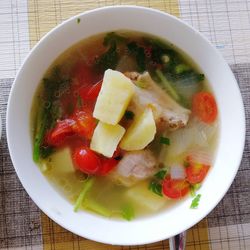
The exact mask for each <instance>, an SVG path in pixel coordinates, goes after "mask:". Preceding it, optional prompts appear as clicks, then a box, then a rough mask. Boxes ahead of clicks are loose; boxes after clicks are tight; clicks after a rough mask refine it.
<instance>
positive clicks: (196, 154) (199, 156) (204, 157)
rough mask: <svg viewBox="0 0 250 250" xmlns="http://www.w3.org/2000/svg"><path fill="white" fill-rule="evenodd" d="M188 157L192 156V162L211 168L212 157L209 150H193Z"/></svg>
mask: <svg viewBox="0 0 250 250" xmlns="http://www.w3.org/2000/svg"><path fill="white" fill-rule="evenodd" d="M188 156H190V159H191V161H193V162H195V163H200V164H204V165H209V166H211V163H212V157H211V154H210V152H209V150H208V149H207V150H205V149H203V150H202V149H193V150H191V151H189V153H188Z"/></svg>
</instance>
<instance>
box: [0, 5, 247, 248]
mask: <svg viewBox="0 0 250 250" xmlns="http://www.w3.org/2000/svg"><path fill="white" fill-rule="evenodd" d="M116 4H134V5H142V6H147V7H152V8H156V9H160V10H163V11H166V12H168V13H171V14H173V15H176V16H178V17H179V18H181V19H182V20H185V21H186V22H187V23H189V24H191V25H192V26H194V27H195V28H196V29H198V30H199V31H200V32H201V33H203V34H204V35H205V36H206V37H207V38H208V39H209V40H210V41H211V42H212V43H213V45H214V46H216V47H217V48H218V50H219V51H220V52H221V53H222V55H223V56H224V58H225V59H226V60H227V62H228V63H229V65H230V67H231V68H232V70H233V72H234V74H235V76H236V78H237V80H238V84H239V87H240V90H241V93H242V96H243V100H244V105H245V111H246V123H247V133H246V144H245V150H244V155H243V159H242V162H241V166H240V169H239V171H238V173H237V176H236V178H235V180H234V182H233V184H232V186H231V187H230V189H229V191H228V192H227V194H226V196H225V197H224V198H223V200H222V201H221V202H220V203H219V204H218V206H217V207H216V208H215V209H214V210H213V211H212V212H211V213H210V214H209V215H208V216H207V217H206V218H205V219H204V220H202V221H201V222H200V223H198V224H197V225H195V226H194V227H193V228H192V229H190V230H189V231H188V236H187V247H186V249H195V250H196V249H197V250H198V249H201V250H207V249H211V250H219V249H223V250H227V249H232V250H238V249H242V250H247V249H250V180H249V177H250V144H249V143H250V130H249V125H250V1H249V0H179V1H178V0H170V1H167V0H165V1H163V0H134V1H131V0H128V1H123V0H96V1H90V0H40V1H39V0H0V114H1V116H2V120H3V133H2V139H1V141H0V249H46V250H47V249H48V250H57V249H62V250H64V249H65V250H66V249H74V250H76V249H77V250H78V249H84V250H104V249H105V250H113V249H119V250H120V249H123V250H126V249H131V250H132V249H143V250H144V249H145V250H146V249H148V250H157V249H158V250H160V249H169V246H168V240H165V241H161V242H157V243H154V244H149V245H143V246H127V247H122V246H110V245H105V244H101V243H96V242H93V241H90V240H87V239H84V238H81V237H79V236H76V235H74V234H72V233H70V232H68V231H67V230H65V229H63V228H61V227H60V226H58V225H57V224H56V223H54V222H53V221H52V220H50V219H49V218H48V217H47V216H46V215H45V214H43V213H42V212H41V211H40V210H39V208H38V207H37V206H36V205H35V204H34V203H33V201H32V200H31V199H30V198H29V196H28V195H27V193H26V192H25V190H24V189H23V187H22V185H21V184H20V181H19V180H18V177H17V175H16V173H15V171H14V168H13V165H12V163H11V160H10V156H9V152H8V148H7V141H6V129H5V120H6V108H7V101H8V96H9V92H10V88H11V85H12V83H13V80H14V77H15V75H16V73H17V71H18V69H19V68H20V65H21V63H22V61H23V60H24V58H25V56H26V55H27V54H28V52H29V51H30V49H31V48H32V46H33V45H34V44H36V42H37V41H38V40H39V39H40V38H41V37H42V36H43V35H44V34H45V33H46V32H48V31H49V30H50V29H51V28H53V27H54V26H56V25H57V24H59V23H61V22H62V21H63V20H65V19H67V18H68V17H70V16H72V15H75V14H78V13H81V12H83V11H85V10H88V9H93V8H96V7H101V6H107V5H116ZM232 101H233V100H232ZM232 143H233V142H232ZM224 167H225V168H226V167H227V166H224ZM166 226H167V225H166Z"/></svg>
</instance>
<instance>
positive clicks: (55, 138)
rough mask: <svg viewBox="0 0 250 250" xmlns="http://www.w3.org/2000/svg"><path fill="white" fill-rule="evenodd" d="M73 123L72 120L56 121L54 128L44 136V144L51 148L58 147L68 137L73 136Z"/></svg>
mask: <svg viewBox="0 0 250 250" xmlns="http://www.w3.org/2000/svg"><path fill="white" fill-rule="evenodd" d="M75 123H76V122H75V121H74V120H72V119H65V120H62V121H58V122H57V124H56V126H55V128H54V129H52V131H50V132H49V133H48V135H47V136H46V142H47V143H48V144H49V145H51V146H60V145H61V144H62V143H63V142H64V141H65V139H66V138H67V137H68V136H71V135H73V134H74V131H73V126H74V125H75Z"/></svg>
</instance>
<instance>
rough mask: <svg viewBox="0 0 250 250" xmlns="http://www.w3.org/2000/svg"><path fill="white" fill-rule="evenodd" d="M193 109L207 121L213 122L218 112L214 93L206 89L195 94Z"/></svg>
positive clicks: (199, 116) (200, 117)
mask: <svg viewBox="0 0 250 250" xmlns="http://www.w3.org/2000/svg"><path fill="white" fill-rule="evenodd" d="M192 110H193V112H194V114H195V115H196V116H197V117H198V118H199V119H201V120H202V121H203V122H205V123H213V122H214V121H215V119H216V117H217V113H218V111H217V105H216V102H215V99H214V97H213V95H212V94H211V93H209V92H205V91H203V92H199V93H197V94H195V95H194V97H193V103H192Z"/></svg>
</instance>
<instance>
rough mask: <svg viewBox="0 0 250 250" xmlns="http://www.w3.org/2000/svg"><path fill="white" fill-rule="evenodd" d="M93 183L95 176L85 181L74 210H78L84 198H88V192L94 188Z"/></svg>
mask: <svg viewBox="0 0 250 250" xmlns="http://www.w3.org/2000/svg"><path fill="white" fill-rule="evenodd" d="M93 184H94V178H89V179H87V180H86V181H84V183H83V188H82V191H81V193H80V195H79V196H78V198H77V200H76V203H75V206H74V212H77V211H78V209H79V208H80V206H81V205H82V203H83V201H84V199H85V198H86V195H87V193H88V192H89V190H90V189H91V188H92V186H93Z"/></svg>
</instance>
